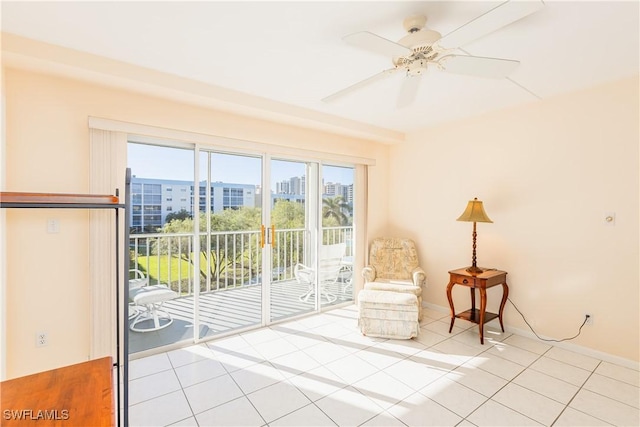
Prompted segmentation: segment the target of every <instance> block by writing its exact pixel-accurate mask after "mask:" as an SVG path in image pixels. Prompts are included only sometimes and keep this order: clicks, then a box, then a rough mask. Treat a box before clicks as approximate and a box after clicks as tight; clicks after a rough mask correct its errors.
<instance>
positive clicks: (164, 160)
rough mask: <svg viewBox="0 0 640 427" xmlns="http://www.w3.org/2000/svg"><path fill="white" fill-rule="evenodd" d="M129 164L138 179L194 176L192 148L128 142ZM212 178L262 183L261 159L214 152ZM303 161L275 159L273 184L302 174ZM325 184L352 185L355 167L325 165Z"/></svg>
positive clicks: (203, 157)
mask: <svg viewBox="0 0 640 427" xmlns="http://www.w3.org/2000/svg"><path fill="white" fill-rule="evenodd" d="M127 163H128V165H127V166H128V167H130V168H131V173H132V174H133V175H136V176H137V177H139V178H157V179H174V180H183V181H189V180H192V179H193V151H192V150H186V149H180V148H169V147H160V146H153V145H144V144H133V143H129V144H128V149H127ZM211 169H212V181H223V182H228V183H234V184H253V185H260V181H261V173H262V172H261V166H260V158H258V157H250V156H240V155H230V154H220V153H214V154H213V155H212V160H211ZM206 170H207V163H206V154H205V153H201V161H200V176H201V179H205V178H206ZM304 171H305V166H304V163H300V162H293V161H291V162H289V161H282V160H273V161H272V165H271V186H272V187H275V183H276V182H281V181H283V180H286V179H289V178H291V177H294V176H302V175H303V174H304ZM322 174H323V179H324V182H325V183H328V182H339V183H341V184H343V185H349V184H353V175H354V170H353V169H351V168H344V167H336V166H324V167H323V170H322Z"/></svg>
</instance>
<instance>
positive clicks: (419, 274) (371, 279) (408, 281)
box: [362, 237, 427, 320]
mask: <svg viewBox="0 0 640 427" xmlns="http://www.w3.org/2000/svg"><path fill="white" fill-rule="evenodd" d="M418 263H419V261H418V253H417V251H416V245H415V243H414V242H413V240H411V239H399V238H393V237H389V238H376V239H374V240H373V242H371V247H370V251H369V265H367V266H366V267H365V268H364V269H363V270H362V277H363V278H364V280H365V284H364V289H367V290H376V291H389V292H402V293H410V294H413V295H415V296H416V298H417V302H418V320H422V287H423V286H424V285H425V282H426V278H427V276H426V275H425V272H424V270H423V269H422V268H421V267H420V266H419V265H418Z"/></svg>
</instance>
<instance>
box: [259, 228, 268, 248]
mask: <svg viewBox="0 0 640 427" xmlns="http://www.w3.org/2000/svg"><path fill="white" fill-rule="evenodd" d="M266 234H267V229H266V227H265V226H264V224H262V225H261V226H260V247H261V248H264V243H265V237H266Z"/></svg>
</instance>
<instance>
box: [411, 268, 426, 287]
mask: <svg viewBox="0 0 640 427" xmlns="http://www.w3.org/2000/svg"><path fill="white" fill-rule="evenodd" d="M411 278H412V279H413V284H414V285H415V286H418V287H422V285H424V284H425V283H426V281H427V275H426V274H425V272H424V270H423V269H422V268H420V267H416V268H414V269H413V271H412V272H411Z"/></svg>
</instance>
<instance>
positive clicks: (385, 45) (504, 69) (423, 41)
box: [322, 0, 544, 107]
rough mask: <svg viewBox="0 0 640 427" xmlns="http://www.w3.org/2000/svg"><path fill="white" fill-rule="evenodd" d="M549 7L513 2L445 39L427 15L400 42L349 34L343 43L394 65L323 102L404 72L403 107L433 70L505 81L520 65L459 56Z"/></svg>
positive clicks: (411, 21)
mask: <svg viewBox="0 0 640 427" xmlns="http://www.w3.org/2000/svg"><path fill="white" fill-rule="evenodd" d="M543 6H544V3H542V0H535V1H516V0H509V1H506V2H504V3H501V4H500V5H498V6H496V7H495V8H493V9H491V10H489V11H488V12H486V13H484V14H482V15H480V16H478V17H477V18H475V19H473V20H471V21H469V22H468V23H466V24H465V25H463V26H461V27H459V28H457V29H456V30H453V31H451V32H450V33H448V34H446V35H445V36H442V35H441V34H440V33H438V32H437V31H434V30H431V29H428V28H426V27H425V24H426V22H427V18H426V17H425V16H422V15H416V16H411V17H409V18H407V19H405V20H404V23H403V25H404V28H405V29H406V30H407V32H408V34H407V35H406V36H404V37H403V38H402V39H400V40H399V41H398V42H394V41H391V40H389V39H386V38H384V37H380V36H378V35H376V34H373V33H371V32H368V31H362V32H358V33H353V34H349V35H347V36H345V37H343V38H342V40H343V41H344V42H346V43H348V44H350V45H352V46H355V47H358V48H362V49H365V50H368V51H370V52H374V53H378V54H382V55H385V56H390V57H392V62H393V67H392V68H389V69H387V70H384V71H382V72H380V73H378V74H375V75H373V76H371V77H369V78H367V79H364V80H362V81H360V82H358V83H355V84H353V85H351V86H349V87H347V88H345V89H342V90H340V91H338V92H336V93H334V94H332V95H329V96H327V97H326V98H324V99H323V100H322V101H324V102H333V101H336V100H338V99H340V98H342V97H343V96H345V95H347V94H349V93H351V92H354V91H356V90H359V89H362V88H363V87H365V86H368V85H370V84H372V83H375V82H377V81H379V80H382V79H384V78H386V77H389V76H391V75H392V74H395V73H398V72H403V73H404V74H405V78H404V80H403V83H402V86H401V88H400V94H399V96H398V107H405V106H407V105H409V104H411V103H412V102H413V101H414V99H415V97H416V94H417V91H418V87H419V84H420V80H421V79H420V76H422V74H424V73H425V72H426V71H427V69H428V68H431V67H435V68H437V69H440V70H442V71H446V72H449V73H457V74H467V75H472V76H480V77H490V78H504V77H506V76H507V75H509V74H510V73H511V72H512V71H514V70H515V68H516V67H517V66H518V64H520V61H516V60H512V59H500V58H486V57H482V56H471V55H460V54H457V53H455V52H456V50H457V49H459V48H461V47H462V46H464V45H465V44H467V43H470V42H472V41H474V40H476V39H479V38H480V37H483V36H485V35H487V34H489V33H491V32H493V31H496V30H498V29H500V28H502V27H504V26H506V25H509V24H511V23H513V22H515V21H517V20H519V19H521V18H524V17H525V16H528V15H530V14H532V13H534V12H536V11H538V10H539V9H541V8H542V7H543Z"/></svg>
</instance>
